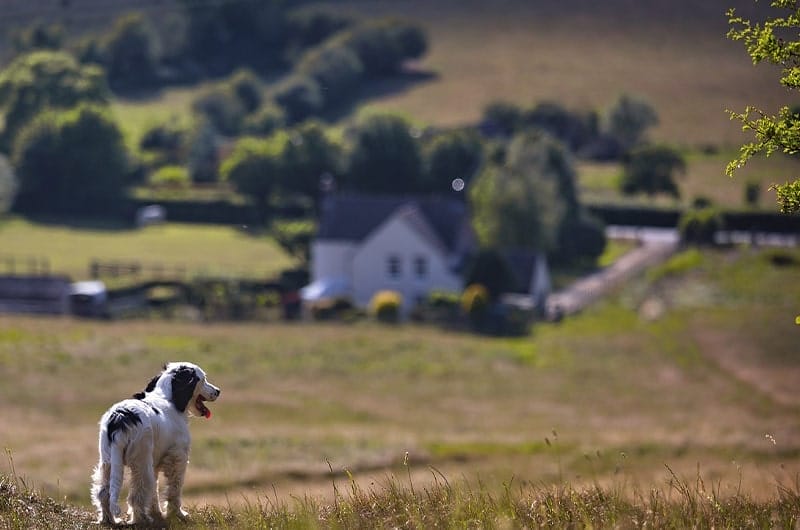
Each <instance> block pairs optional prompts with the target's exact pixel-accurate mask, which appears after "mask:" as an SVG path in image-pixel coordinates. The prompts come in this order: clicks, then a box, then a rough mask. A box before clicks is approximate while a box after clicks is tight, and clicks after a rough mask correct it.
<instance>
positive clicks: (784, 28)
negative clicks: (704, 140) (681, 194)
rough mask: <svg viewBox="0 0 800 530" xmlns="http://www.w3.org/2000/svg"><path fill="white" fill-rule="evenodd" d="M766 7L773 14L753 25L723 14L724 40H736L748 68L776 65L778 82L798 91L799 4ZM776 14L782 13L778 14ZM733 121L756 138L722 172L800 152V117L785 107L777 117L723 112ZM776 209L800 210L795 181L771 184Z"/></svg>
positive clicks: (776, 2) (782, 1)
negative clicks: (757, 158) (776, 155)
mask: <svg viewBox="0 0 800 530" xmlns="http://www.w3.org/2000/svg"><path fill="white" fill-rule="evenodd" d="M770 5H771V7H773V8H775V10H776V11H777V12H776V13H775V15H774V16H773V17H770V18H768V19H766V20H765V21H764V22H763V23H758V22H756V23H753V22H752V21H750V20H747V19H744V18H742V17H740V16H737V15H736V12H735V10H734V9H730V10H729V11H728V23H729V25H730V26H731V28H730V31H729V32H728V38H730V39H731V40H734V41H741V42H742V43H743V44H744V46H745V49H746V50H747V53H748V54H749V55H750V57H751V59H752V60H753V64H758V63H761V62H764V61H766V62H768V63H772V64H775V65H778V66H780V67H781V79H780V82H781V84H782V85H783V86H785V87H786V88H788V89H790V90H795V91H796V90H798V89H800V54H799V53H798V50H799V49H800V40H798V39H797V29H798V28H800V2H798V1H797V0H773V1H772V2H771V3H770ZM779 13H781V14H779ZM728 113H729V114H730V117H731V119H732V120H735V121H738V122H741V124H742V130H743V131H744V132H752V133H753V135H754V136H755V140H754V141H752V142H748V143H746V144H744V145H743V146H742V147H741V149H740V151H739V156H737V157H736V158H735V159H734V160H732V161H731V162H730V163H729V164H728V166H727V168H726V173H727V174H728V175H729V176H733V174H734V173H735V172H736V170H737V169H739V168H741V167H742V166H743V165H745V164H746V163H747V161H748V160H750V159H751V158H752V157H754V156H756V155H758V154H762V153H763V154H764V155H766V156H770V155H771V154H773V153H774V152H776V151H781V152H783V153H786V154H791V155H795V154H797V153H799V152H800V117H798V114H797V113H796V112H795V111H794V110H791V109H790V108H789V107H787V106H784V107H781V108H780V109H779V110H778V112H777V114H769V113H767V112H765V111H763V110H761V109H758V108H756V107H753V106H748V107H746V108H745V110H744V112H741V113H739V112H733V111H728ZM771 189H774V190H775V192H776V195H777V201H778V205H779V206H780V209H781V211H782V212H785V213H795V212H800V179H795V180H794V181H793V182H787V183H785V184H774V185H773V186H772V188H771Z"/></svg>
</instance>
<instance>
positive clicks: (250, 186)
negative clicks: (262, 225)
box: [220, 135, 285, 217]
mask: <svg viewBox="0 0 800 530" xmlns="http://www.w3.org/2000/svg"><path fill="white" fill-rule="evenodd" d="M284 142H285V139H284V138H281V137H280V135H278V136H275V137H272V138H270V139H268V140H262V139H259V138H242V139H241V140H239V141H238V142H236V146H235V147H234V148H233V152H232V153H231V154H230V156H228V157H227V158H226V159H225V160H224V161H223V162H222V167H221V168H220V173H221V176H222V179H223V180H225V181H227V182H230V183H231V184H233V186H234V188H235V189H236V191H238V192H239V193H242V194H244V195H247V196H249V197H250V198H251V199H253V202H254V203H255V205H256V207H257V208H258V210H259V212H260V213H261V215H262V216H264V217H265V216H266V213H267V207H268V205H269V199H270V197H271V195H272V192H273V190H274V189H275V188H276V187H277V184H278V179H279V178H280V174H281V171H282V167H281V149H282V147H283V143H284Z"/></svg>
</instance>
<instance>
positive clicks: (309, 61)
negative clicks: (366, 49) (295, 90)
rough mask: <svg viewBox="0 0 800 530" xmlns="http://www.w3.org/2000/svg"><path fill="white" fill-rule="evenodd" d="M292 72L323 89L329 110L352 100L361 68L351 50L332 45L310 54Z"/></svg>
mask: <svg viewBox="0 0 800 530" xmlns="http://www.w3.org/2000/svg"><path fill="white" fill-rule="evenodd" d="M295 70H296V71H297V72H298V73H299V74H300V75H306V76H308V77H310V78H312V79H314V80H315V81H316V82H317V83H318V84H319V86H321V87H325V95H324V98H323V99H324V101H323V106H324V107H326V108H330V107H332V106H333V105H335V104H337V103H339V102H341V101H345V100H347V99H348V98H350V97H352V95H353V94H354V93H355V91H356V89H357V88H358V85H359V84H360V83H361V78H362V75H363V73H364V66H363V65H362V64H361V61H360V60H359V58H358V56H357V55H356V54H355V53H354V52H353V51H352V50H350V49H349V48H347V47H346V46H341V45H338V44H336V43H331V44H329V45H325V46H320V47H317V48H314V49H313V50H311V51H309V52H308V53H307V54H305V55H304V56H303V58H302V60H301V61H300V63H299V64H298V65H297V68H296V69H295Z"/></svg>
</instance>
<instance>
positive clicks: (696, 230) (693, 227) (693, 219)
mask: <svg viewBox="0 0 800 530" xmlns="http://www.w3.org/2000/svg"><path fill="white" fill-rule="evenodd" d="M723 227H724V220H723V218H722V213H721V212H720V211H719V210H718V209H717V208H714V207H711V206H709V207H705V208H698V209H692V210H689V211H687V212H686V213H684V214H683V216H681V218H680V221H679V222H678V232H679V233H680V235H681V240H682V241H683V242H684V243H688V244H694V245H713V244H714V235H715V234H716V233H717V231H719V230H722V228H723Z"/></svg>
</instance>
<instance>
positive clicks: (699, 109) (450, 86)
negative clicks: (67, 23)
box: [114, 0, 800, 207]
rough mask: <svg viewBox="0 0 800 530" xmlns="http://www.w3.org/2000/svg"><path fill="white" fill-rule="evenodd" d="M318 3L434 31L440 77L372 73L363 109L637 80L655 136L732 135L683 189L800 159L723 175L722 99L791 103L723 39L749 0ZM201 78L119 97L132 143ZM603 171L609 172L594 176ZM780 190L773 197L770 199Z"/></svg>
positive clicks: (610, 89)
mask: <svg viewBox="0 0 800 530" xmlns="http://www.w3.org/2000/svg"><path fill="white" fill-rule="evenodd" d="M321 3H322V4H323V5H327V6H328V7H329V8H331V9H335V10H340V11H344V12H348V13H352V14H356V15H358V16H364V17H376V16H390V15H396V16H403V17H407V18H410V19H412V20H414V21H416V22H418V23H419V24H421V25H422V26H423V27H425V29H426V30H427V31H428V33H429V36H430V42H431V49H430V51H429V53H428V54H427V55H426V56H425V57H424V58H423V60H422V61H420V63H419V64H417V65H415V68H417V69H419V70H421V71H424V72H429V73H432V74H434V75H433V77H431V78H429V79H426V80H424V81H420V82H418V83H416V84H415V83H411V84H409V83H408V82H407V81H392V80H389V81H386V82H381V83H378V84H373V85H371V86H370V87H368V88H367V89H365V90H364V91H363V94H362V95H363V96H365V97H366V101H367V104H366V105H365V106H364V107H363V108H362V109H361V112H374V111H394V112H401V113H404V114H406V115H409V116H411V117H412V118H413V119H414V120H415V121H418V122H420V123H423V124H432V125H445V126H447V125H459V124H465V123H472V122H474V121H475V120H477V119H478V117H479V116H480V113H481V111H482V109H483V107H484V106H485V105H486V104H487V103H489V102H491V101H494V100H498V99H505V100H509V101H513V102H516V103H518V104H520V105H525V106H530V105H533V104H534V103H536V102H540V101H545V100H552V101H557V102H560V103H562V104H566V105H568V106H571V107H575V108H594V109H597V110H600V111H602V110H603V109H604V108H605V107H607V106H608V105H610V104H611V103H612V102H613V101H614V100H615V99H616V98H617V97H618V96H619V95H620V94H622V93H630V94H634V95H636V96H639V97H643V98H645V99H647V100H648V101H650V102H651V103H652V104H653V105H654V106H655V107H656V109H657V110H658V113H659V115H660V119H661V123H660V125H659V126H657V127H656V128H655V130H654V132H653V139H654V140H656V141H664V142H668V143H670V144H674V145H679V146H684V147H688V148H693V147H696V146H698V145H715V146H720V147H722V149H723V154H722V155H720V156H710V157H699V156H693V157H691V158H690V160H689V168H688V171H687V174H686V176H685V178H684V179H682V181H681V188H682V194H683V197H684V200H685V201H686V202H688V201H690V200H692V199H693V198H694V197H696V196H698V195H702V196H705V197H709V198H711V199H713V200H715V201H716V202H719V203H721V204H724V205H727V206H737V207H738V206H740V205H741V204H742V196H743V191H742V190H743V186H744V183H745V182H746V180H748V179H749V180H755V181H758V182H761V183H762V189H763V190H766V188H767V187H768V186H769V185H771V184H773V183H776V182H777V183H782V182H785V181H786V180H787V175H793V174H796V173H797V172H798V170H800V163H799V162H796V161H791V160H786V159H781V158H775V159H770V161H768V162H766V163H765V162H763V161H756V162H754V163H753V164H751V167H747V168H745V169H743V170H742V171H740V173H739V174H738V177H737V180H735V181H734V182H733V183H731V182H730V181H729V179H727V178H726V177H725V176H724V168H725V165H726V163H727V162H728V160H730V159H731V158H732V157H733V154H732V151H731V149H733V148H735V146H737V145H739V144H740V143H742V142H744V141H746V140H747V139H748V137H747V136H746V135H744V134H742V133H741V132H740V130H739V126H737V125H736V124H735V123H732V122H730V121H729V119H728V116H727V114H726V113H725V110H726V109H732V110H742V109H743V108H744V107H745V106H747V105H751V104H756V105H760V106H763V108H765V109H767V110H769V111H774V110H775V109H776V108H777V107H778V106H779V105H783V104H787V103H790V101H789V99H790V98H789V95H788V94H787V93H786V91H785V90H784V89H783V88H782V87H781V86H780V85H779V84H778V82H777V76H776V75H775V72H774V71H773V70H772V69H771V68H769V67H766V66H761V67H758V68H756V67H754V66H753V65H752V64H751V63H750V61H749V58H748V57H747V55H746V53H745V51H744V49H743V47H742V46H741V45H740V44H739V43H734V42H731V41H729V40H728V39H726V38H725V33H726V31H727V18H726V17H725V14H724V13H725V10H726V9H727V8H728V7H730V6H736V7H737V8H738V9H739V10H740V11H742V12H743V13H745V14H749V13H752V12H753V6H752V2H750V1H749V0H714V1H711V2H703V3H701V4H700V5H698V4H697V2H692V1H689V0H680V1H677V2H670V3H669V7H668V8H667V7H665V6H663V5H661V4H658V3H653V2H630V1H627V0H610V1H608V2H590V1H588V0H568V1H566V2H558V3H557V4H553V3H550V2H528V1H522V0H503V1H502V2H499V3H497V2H493V3H490V4H487V3H485V2H480V1H477V0H467V1H456V0H442V1H438V2H426V1H422V0H401V1H398V2H376V1H373V0H346V1H339V2H328V3H325V2H321ZM764 9H765V8H764V7H762V10H764ZM197 90H198V89H197V88H175V89H166V90H164V91H162V92H160V93H159V94H158V96H157V97H155V98H150V99H147V98H145V99H138V100H134V101H117V102H115V104H114V108H115V111H116V113H117V115H118V116H119V118H120V120H121V121H122V124H123V128H124V129H125V130H126V133H127V134H126V136H127V137H128V138H129V139H130V141H131V143H132V145H133V141H134V140H133V138H137V137H138V136H139V135H140V134H141V131H142V130H144V128H145V127H146V125H147V124H149V123H153V122H156V121H160V120H164V119H174V118H175V117H177V116H182V115H185V113H187V112H188V111H189V108H190V103H191V100H192V98H193V97H194V96H193V95H194V94H196V92H197ZM618 172H619V169H618V167H617V166H605V167H604V166H601V167H599V168H592V167H589V168H584V171H582V174H581V178H582V180H584V179H589V184H588V185H587V186H586V187H585V191H584V194H585V195H586V196H587V198H593V199H595V200H618V196H617V193H616V191H615V180H616V177H617V174H618ZM598 174H599V175H600V176H602V179H599V180H598V179H597V178H593V177H596V176H597V175H598ZM598 184H599V186H598ZM765 195H766V193H765ZM770 202H771V199H766V198H765V199H764V201H763V204H765V205H770ZM768 207H771V206H768Z"/></svg>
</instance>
